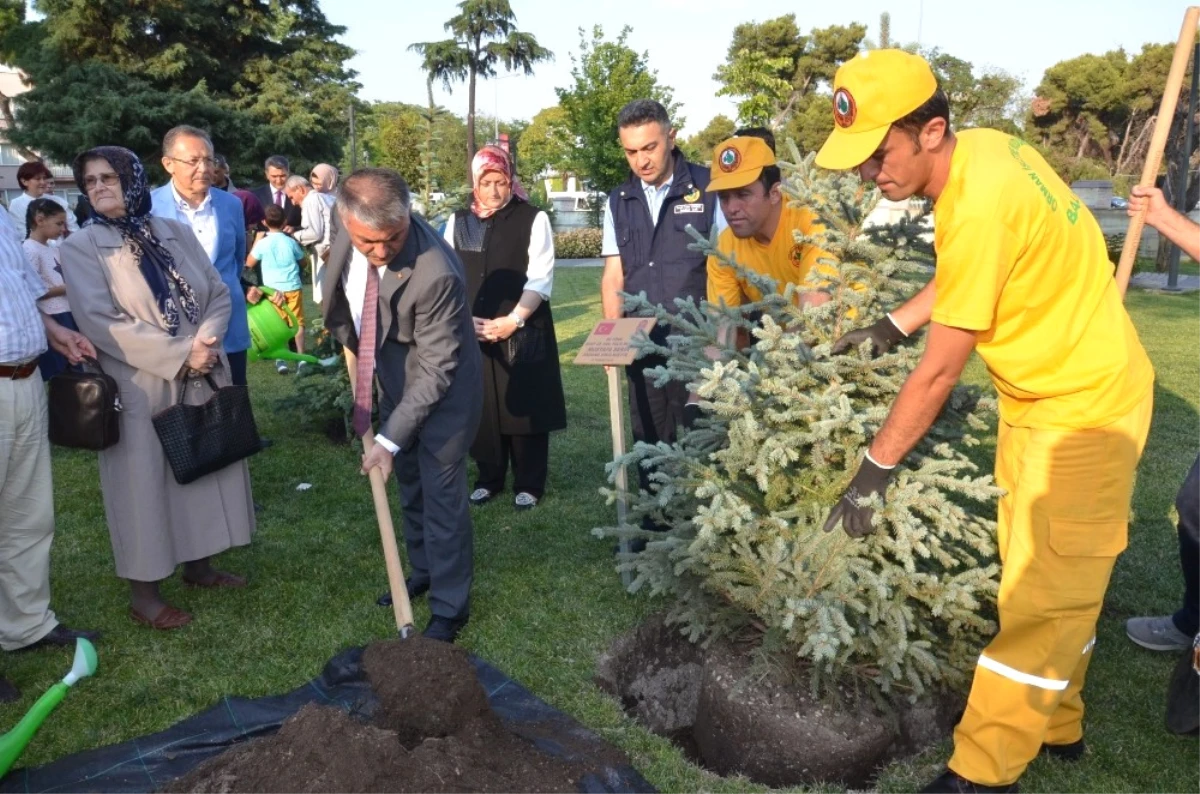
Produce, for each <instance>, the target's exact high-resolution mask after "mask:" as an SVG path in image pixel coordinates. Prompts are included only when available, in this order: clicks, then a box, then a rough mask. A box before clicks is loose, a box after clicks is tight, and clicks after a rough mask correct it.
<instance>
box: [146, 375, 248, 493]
mask: <svg viewBox="0 0 1200 794" xmlns="http://www.w3.org/2000/svg"><path fill="white" fill-rule="evenodd" d="M204 379H205V380H206V381H208V385H209V387H211V388H212V390H213V396H212V397H210V398H209V399H208V401H207V402H205V403H204V404H202V405H184V404H183V398H184V395H186V394H187V389H188V384H187V383H185V384H184V387H183V389H182V390H181V391H180V393H179V402H178V403H176V404H175V405H172V406H171V407H170V408H165V409H163V410H161V411H159V412H158V413H156V414H155V415H154V416H153V417H151V421H152V422H154V431H155V432H156V433H158V439H159V441H161V442H162V445H163V452H164V453H165V454H166V456H167V462H168V463H170V464H171V472H172V473H173V474H174V475H175V482H177V483H179V484H180V485H187V484H188V483H189V482H192V481H194V480H198V479H200V478H201V477H203V476H205V475H206V474H212V473H213V472H214V471H219V470H221V469H223V468H225V467H226V466H228V465H229V464H231V463H237V462H238V461H239V460H242V459H243V458H248V457H250V456H251V455H253V454H254V453H255V452H258V451H259V449H261V448H262V441H261V440H260V439H259V437H258V427H257V426H255V424H254V412H253V410H252V409H251V407H250V391H249V390H248V389H247V388H246V387H245V386H224V387H221V388H218V387H217V384H216V382H215V381H214V380H213V379H212V376H211V375H205V376H204Z"/></svg>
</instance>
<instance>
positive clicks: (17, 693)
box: [0, 676, 21, 703]
mask: <svg viewBox="0 0 1200 794" xmlns="http://www.w3.org/2000/svg"><path fill="white" fill-rule="evenodd" d="M20 699H21V690H19V689H17V688H16V687H15V686H13V684H12V682H11V681H9V680H8V679H7V678H5V677H4V676H0V703H16V702H17V701H18V700H20Z"/></svg>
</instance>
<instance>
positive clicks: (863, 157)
mask: <svg viewBox="0 0 1200 794" xmlns="http://www.w3.org/2000/svg"><path fill="white" fill-rule="evenodd" d="M937 87H938V86H937V78H935V77H934V76H933V70H932V69H930V68H929V64H928V63H926V61H925V59H924V58H922V57H921V56H920V55H913V54H912V53H911V52H905V51H904V50H867V51H866V52H863V53H859V54H858V55H856V56H855V57H853V58H851V59H850V60H848V61H846V62H845V63H844V64H842V66H841V68H839V69H838V70H837V74H836V75H835V76H834V78H833V123H834V127H833V132H831V133H829V137H828V138H826V139H825V144H824V145H823V146H822V147H821V151H819V152H817V158H816V163H817V165H819V166H820V167H821V168H828V169H830V170H835V171H843V170H848V169H851V168H857V167H858V166H860V165H862V164H863V163H865V162H866V161H867V160H868V159H869V158H870V157H871V155H872V154H874V153H875V150H876V149H878V148H879V144H881V143H883V139H884V137H885V136H886V135H887V132H888V130H889V129H890V128H891V126H892V122H894V121H899V120H900V119H902V118H904V117H905V116H907V115H908V114H909V113H912V112H913V111H914V110H916V109H917V108H919V107H921V105H924V104H925V103H926V102H927V101H928V100H929V98H930V97H932V96H933V95H934V93H935V92H936V91H937Z"/></svg>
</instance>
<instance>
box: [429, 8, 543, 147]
mask: <svg viewBox="0 0 1200 794" xmlns="http://www.w3.org/2000/svg"><path fill="white" fill-rule="evenodd" d="M458 8H459V13H458V14H457V15H455V16H453V17H451V18H450V20H449V21H447V22H446V25H445V28H446V30H447V31H448V32H449V33H451V34H452V38H449V39H444V40H442V41H427V42H421V43H418V44H413V45H412V46H411V47H410V48H409V49H411V50H414V51H416V52H419V53H420V54H421V55H422V56H423V57H424V59H425V60H424V63H423V64H422V66H423V68H424V69H425V71H426V72H427V73H428V74H429V76H430V77H431V78H432V79H434V80H439V81H441V83H442V85H443V86H445V88H446V90H447V91H449V90H451V85H452V84H453V83H456V82H462V81H464V80H465V81H466V83H467V146H466V152H467V168H468V169H469V168H470V163H471V158H473V157H474V156H475V152H476V151H477V148H478V147H476V145H475V82H476V79H477V78H479V77H483V78H487V77H495V76H496V68H497V67H498V66H500V65H503V66H504V68H505V70H507V71H510V72H511V71H516V70H521V71H523V72H524V73H525V74H527V75H529V74H533V65H534V64H535V63H538V62H539V61H545V60H550V59H552V58H553V57H554V53H552V52H551V51H550V50H548V49H546V48H545V47H542V46H541V45H540V44H538V42H537V39H536V38H535V37H534V36H533V35H532V34H529V33H522V32H521V31H519V30H517V28H516V21H517V17H516V14H514V13H513V10H512V6H510V5H509V2H508V0H462V2H460V3H459V4H458Z"/></svg>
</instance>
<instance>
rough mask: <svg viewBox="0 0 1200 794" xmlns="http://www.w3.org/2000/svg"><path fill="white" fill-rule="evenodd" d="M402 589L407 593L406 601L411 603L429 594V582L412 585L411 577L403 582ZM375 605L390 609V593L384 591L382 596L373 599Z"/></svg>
mask: <svg viewBox="0 0 1200 794" xmlns="http://www.w3.org/2000/svg"><path fill="white" fill-rule="evenodd" d="M404 589H405V590H407V591H408V600H409V601H413V600H415V599H417V598H420V597H421V596H423V595H425V594H426V593H427V592H429V582H420V583H414V582H413V580H412V577H409V578H407V579H405V580H404ZM375 603H376V604H378V605H379V606H381V607H390V606H391V605H392V591H391V590H384V591H383V595H381V596H379V598H377V599H375Z"/></svg>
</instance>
